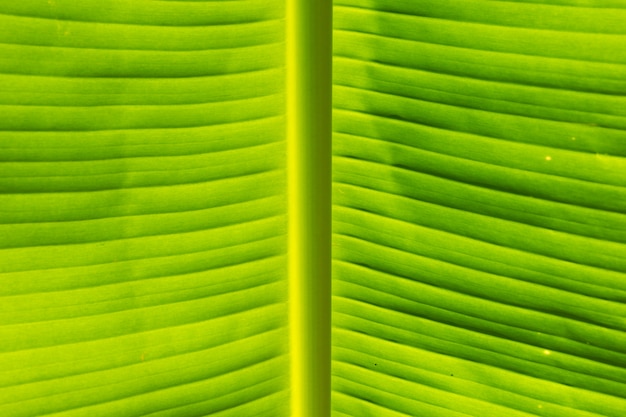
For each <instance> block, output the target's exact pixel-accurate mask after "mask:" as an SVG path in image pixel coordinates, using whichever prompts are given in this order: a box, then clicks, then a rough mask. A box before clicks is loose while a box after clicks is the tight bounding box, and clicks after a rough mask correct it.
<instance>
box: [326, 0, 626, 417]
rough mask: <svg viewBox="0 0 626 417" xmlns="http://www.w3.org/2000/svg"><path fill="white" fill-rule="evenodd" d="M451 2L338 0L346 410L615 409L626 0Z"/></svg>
mask: <svg viewBox="0 0 626 417" xmlns="http://www.w3.org/2000/svg"><path fill="white" fill-rule="evenodd" d="M450 3H451V2H441V4H440V3H439V2H437V3H431V2H425V1H423V2H422V1H418V2H408V1H398V2H390V1H383V0H374V1H362V0H345V1H344V0H341V1H336V2H335V8H334V27H335V30H334V90H333V101H334V106H333V107H334V120H333V126H334V137H333V141H334V142H333V154H334V159H333V203H334V210H333V233H334V235H333V236H334V237H333V251H334V252H333V253H334V255H333V258H334V261H333V262H334V269H333V295H334V298H333V306H334V307H333V410H334V411H333V412H334V413H335V414H336V415H337V416H361V415H377V416H378V415H380V416H383V415H384V416H387V415H388V416H404V415H420V416H421V415H428V416H446V417H448V416H502V415H515V416H532V415H541V416H574V415H575V416H615V417H617V416H620V415H622V414H623V410H624V409H625V408H626V398H625V396H624V392H626V372H625V371H624V365H625V364H626V350H625V349H624V346H626V322H625V321H624V317H625V316H624V314H625V313H626V311H624V307H623V303H624V300H626V292H625V290H626V288H625V287H624V277H625V273H626V264H625V263H624V253H626V245H625V244H626V241H625V239H624V236H626V235H625V233H624V232H625V231H626V216H624V213H625V212H626V211H625V210H626V207H625V206H624V202H625V201H626V188H625V186H626V182H625V181H624V177H623V172H624V164H625V163H626V160H625V159H624V157H625V156H626V152H625V148H624V145H623V143H624V140H625V139H626V132H625V127H626V125H625V123H626V118H625V116H626V115H625V114H624V112H623V108H624V106H623V105H624V92H625V91H626V85H625V84H624V82H623V80H624V74H626V59H625V57H624V56H623V55H622V52H623V51H622V49H623V48H620V47H619V45H623V44H624V42H626V37H624V31H623V27H622V26H620V25H619V24H618V23H616V22H619V21H620V20H619V19H622V18H623V16H624V12H625V11H624V6H626V5H625V4H622V3H620V2H591V3H593V4H587V3H589V2H587V3H586V6H587V7H581V6H580V5H578V4H577V3H576V2H568V1H563V2H521V1H520V2H485V1H482V0H465V1H462V2H453V3H454V5H452V4H450ZM538 3H543V4H538ZM609 3H610V4H609ZM590 16H594V18H593V19H590V18H589V17H590Z"/></svg>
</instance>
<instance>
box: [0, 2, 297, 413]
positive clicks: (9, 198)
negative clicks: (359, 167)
mask: <svg viewBox="0 0 626 417" xmlns="http://www.w3.org/2000/svg"><path fill="white" fill-rule="evenodd" d="M0 13H1V14H0V20H1V21H2V22H3V23H2V28H3V29H2V30H0V44H1V45H0V48H1V49H2V50H3V52H2V54H1V55H2V59H1V60H0V73H1V75H0V80H1V81H0V82H1V84H2V87H1V88H0V90H1V91H0V107H2V114H3V117H2V121H1V122H0V170H1V172H2V175H1V177H2V180H1V181H0V182H1V184H0V229H1V230H2V231H1V232H0V248H1V249H0V281H2V290H1V300H0V304H2V306H3V308H2V311H1V313H0V333H2V336H1V338H2V340H3V342H2V346H1V347H0V363H2V365H1V366H0V414H2V415H7V416H16V417H17V416H43V415H63V416H83V415H84V416H94V415H103V416H104V415H120V416H145V415H150V416H178V415H189V416H192V415H197V416H201V415H207V414H214V413H219V415H225V416H226V415H233V416H234V415H237V416H240V415H255V416H258V415H272V416H275V415H284V414H285V413H286V412H287V410H288V408H289V407H288V396H287V392H288V374H287V369H288V360H287V353H288V351H287V340H288V332H287V330H286V325H287V318H286V316H287V307H286V294H287V289H286V237H285V235H286V219H285V210H286V200H285V188H286V184H285V161H284V158H285V145H284V131H285V121H284V52H283V51H284V22H283V13H284V7H283V4H282V2H279V1H271V2H259V1H245V2H153V1H140V2H133V4H128V3H126V2H120V1H114V0H111V1H107V2H106V3H105V4H103V3H102V2H82V3H80V4H77V3H74V2H67V1H54V2H52V1H51V2H39V1H26V2H13V1H10V2H4V3H3V4H2V5H0Z"/></svg>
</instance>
